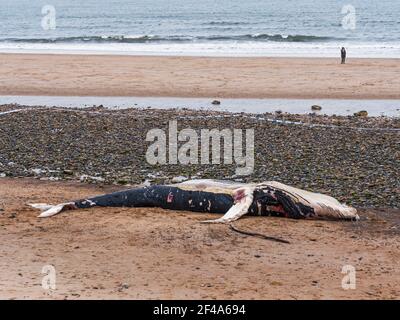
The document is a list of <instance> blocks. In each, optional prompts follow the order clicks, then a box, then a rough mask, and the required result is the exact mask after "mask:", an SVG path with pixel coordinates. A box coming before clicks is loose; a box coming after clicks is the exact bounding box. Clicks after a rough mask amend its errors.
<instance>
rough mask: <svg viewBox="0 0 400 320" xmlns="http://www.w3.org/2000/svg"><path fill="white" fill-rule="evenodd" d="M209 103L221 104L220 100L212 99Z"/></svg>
mask: <svg viewBox="0 0 400 320" xmlns="http://www.w3.org/2000/svg"><path fill="white" fill-rule="evenodd" d="M211 104H213V105H220V104H221V101H219V100H214V101H213V102H211Z"/></svg>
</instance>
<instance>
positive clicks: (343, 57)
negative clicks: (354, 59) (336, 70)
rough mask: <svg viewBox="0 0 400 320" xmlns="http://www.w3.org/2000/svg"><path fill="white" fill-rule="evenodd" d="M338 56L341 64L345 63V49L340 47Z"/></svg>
mask: <svg viewBox="0 0 400 320" xmlns="http://www.w3.org/2000/svg"><path fill="white" fill-rule="evenodd" d="M340 56H341V57H342V64H345V63H346V49H345V48H344V47H342V50H340Z"/></svg>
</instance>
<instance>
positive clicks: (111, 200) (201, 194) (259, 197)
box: [74, 185, 313, 219]
mask: <svg viewBox="0 0 400 320" xmlns="http://www.w3.org/2000/svg"><path fill="white" fill-rule="evenodd" d="M274 195H275V197H273V196H271V195H270V194H269V193H267V192H265V190H262V189H259V190H257V189H256V190H255V192H254V199H253V202H252V205H251V206H250V208H249V212H248V214H249V215H258V216H271V215H272V216H283V217H289V218H296V219H299V218H306V217H309V216H312V215H313V208H311V207H307V206H304V205H302V204H301V203H294V202H293V201H292V199H291V198H290V197H288V196H286V195H285V194H284V193H279V192H277V191H275V193H274ZM233 205H234V199H233V197H232V196H231V195H230V194H223V193H213V192H206V191H193V190H183V189H181V188H178V187H173V186H163V185H155V186H150V187H141V188H135V189H129V190H123V191H119V192H114V193H110V194H106V195H101V196H96V197H93V198H87V199H82V200H78V201H74V206H75V207H76V208H80V209H84V208H92V207H94V206H99V207H158V208H163V209H170V210H184V211H193V212H203V213H219V214H225V213H226V212H227V211H228V210H229V209H230V208H231V207H232V206H233ZM274 208H279V210H274Z"/></svg>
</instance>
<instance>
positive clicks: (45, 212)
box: [29, 202, 76, 218]
mask: <svg viewBox="0 0 400 320" xmlns="http://www.w3.org/2000/svg"><path fill="white" fill-rule="evenodd" d="M29 206H31V207H32V208H35V209H39V210H41V211H42V213H41V214H40V215H39V216H38V217H39V218H47V217H51V216H54V215H56V214H59V213H60V212H62V211H66V210H73V209H76V206H75V203H74V202H68V203H60V204H57V205H51V204H46V203H30V204H29Z"/></svg>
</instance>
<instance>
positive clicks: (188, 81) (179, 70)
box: [0, 54, 400, 99]
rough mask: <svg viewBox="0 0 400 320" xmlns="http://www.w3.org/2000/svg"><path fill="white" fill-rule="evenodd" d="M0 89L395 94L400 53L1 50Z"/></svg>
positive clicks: (146, 93)
mask: <svg viewBox="0 0 400 320" xmlns="http://www.w3.org/2000/svg"><path fill="white" fill-rule="evenodd" d="M0 61H1V63H0V94H1V95H67V96H69V95H73V96H170V97H175V96H179V97H219V98H309V99H311V98H345V99H400V77H399V76H398V75H399V74H400V59H349V60H348V64H346V65H340V64H339V60H338V59H322V58H211V57H151V56H111V55H109V56H102V55H39V54H0Z"/></svg>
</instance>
